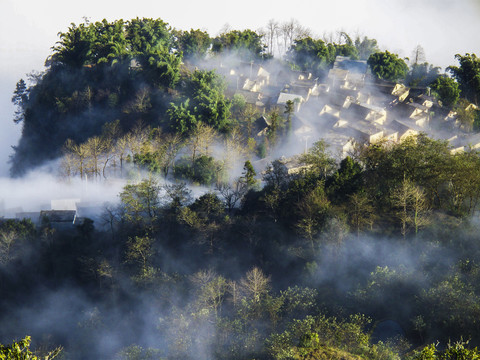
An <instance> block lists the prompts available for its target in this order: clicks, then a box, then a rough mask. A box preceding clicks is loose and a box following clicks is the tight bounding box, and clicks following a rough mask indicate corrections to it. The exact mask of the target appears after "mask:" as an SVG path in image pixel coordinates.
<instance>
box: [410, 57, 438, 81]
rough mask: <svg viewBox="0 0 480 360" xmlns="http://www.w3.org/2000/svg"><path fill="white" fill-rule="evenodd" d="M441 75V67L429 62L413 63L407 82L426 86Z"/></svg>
mask: <svg viewBox="0 0 480 360" xmlns="http://www.w3.org/2000/svg"><path fill="white" fill-rule="evenodd" d="M439 76H440V68H439V67H438V66H435V67H434V66H433V65H431V64H429V63H427V62H425V63H422V64H417V63H415V64H413V65H412V66H411V68H410V70H409V71H408V73H407V76H406V79H405V82H406V83H407V85H408V86H413V87H417V86H421V87H426V86H428V85H429V84H431V83H432V82H434V81H435V80H436V79H437V78H438V77H439Z"/></svg>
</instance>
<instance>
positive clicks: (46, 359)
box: [0, 336, 62, 360]
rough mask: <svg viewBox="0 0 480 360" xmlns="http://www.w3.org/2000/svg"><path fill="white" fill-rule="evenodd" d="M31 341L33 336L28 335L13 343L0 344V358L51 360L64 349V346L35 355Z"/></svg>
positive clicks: (7, 359)
mask: <svg viewBox="0 0 480 360" xmlns="http://www.w3.org/2000/svg"><path fill="white" fill-rule="evenodd" d="M30 342H31V337H30V336H26V337H25V338H24V339H22V340H20V341H17V342H13V343H12V344H11V345H6V346H5V345H2V344H0V360H50V359H54V358H55V357H57V356H58V354H60V353H61V351H62V348H61V347H59V348H57V349H55V350H53V351H50V352H49V353H48V354H46V355H44V356H39V355H35V354H34V353H32V351H30Z"/></svg>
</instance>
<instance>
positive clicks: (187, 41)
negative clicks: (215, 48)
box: [176, 29, 212, 60]
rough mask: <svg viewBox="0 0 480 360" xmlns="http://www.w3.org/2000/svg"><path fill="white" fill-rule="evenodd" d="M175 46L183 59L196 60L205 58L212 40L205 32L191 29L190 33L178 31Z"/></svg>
mask: <svg viewBox="0 0 480 360" xmlns="http://www.w3.org/2000/svg"><path fill="white" fill-rule="evenodd" d="M176 44H177V49H178V50H179V51H181V52H182V53H183V57H184V58H185V59H187V60H197V59H203V58H205V55H206V54H207V51H208V49H209V48H210V45H211V44H212V39H211V38H210V35H208V33H207V32H205V31H202V30H198V29H197V30H193V29H191V30H190V31H179V32H178V35H177V39H176Z"/></svg>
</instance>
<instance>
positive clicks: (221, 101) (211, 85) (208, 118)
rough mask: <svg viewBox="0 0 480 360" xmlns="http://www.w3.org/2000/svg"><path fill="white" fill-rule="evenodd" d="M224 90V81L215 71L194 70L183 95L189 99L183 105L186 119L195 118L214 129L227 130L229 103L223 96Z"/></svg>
mask: <svg viewBox="0 0 480 360" xmlns="http://www.w3.org/2000/svg"><path fill="white" fill-rule="evenodd" d="M224 90H225V83H224V81H223V80H222V79H221V78H220V77H219V76H218V75H217V74H216V73H215V71H213V70H212V71H204V70H196V71H194V72H193V73H192V74H191V76H190V77H189V78H188V80H187V83H186V87H185V97H186V98H187V99H189V102H188V103H187V104H186V105H185V108H186V109H188V111H189V113H188V119H189V120H193V119H196V121H197V122H198V121H201V122H203V123H204V124H206V125H209V126H211V127H213V128H214V129H216V130H220V131H227V130H228V127H229V124H230V107H231V104H230V101H229V100H227V99H226V98H225V95H224ZM192 115H193V117H192ZM186 127H187V128H188V126H186Z"/></svg>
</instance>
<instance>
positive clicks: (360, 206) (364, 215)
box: [348, 192, 375, 237]
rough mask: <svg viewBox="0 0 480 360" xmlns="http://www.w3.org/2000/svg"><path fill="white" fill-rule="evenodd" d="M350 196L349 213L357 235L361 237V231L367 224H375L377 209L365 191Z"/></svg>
mask: <svg viewBox="0 0 480 360" xmlns="http://www.w3.org/2000/svg"><path fill="white" fill-rule="evenodd" d="M349 198H350V201H349V204H350V206H349V207H348V215H349V220H350V224H351V225H352V226H353V227H354V228H355V231H356V233H357V237H359V236H360V231H361V230H362V229H363V227H364V226H365V225H369V226H370V227H372V226H373V221H374V217H375V209H374V207H373V205H372V202H371V200H370V199H369V198H368V196H367V194H365V193H363V192H362V193H355V194H352V195H350V196H349Z"/></svg>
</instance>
